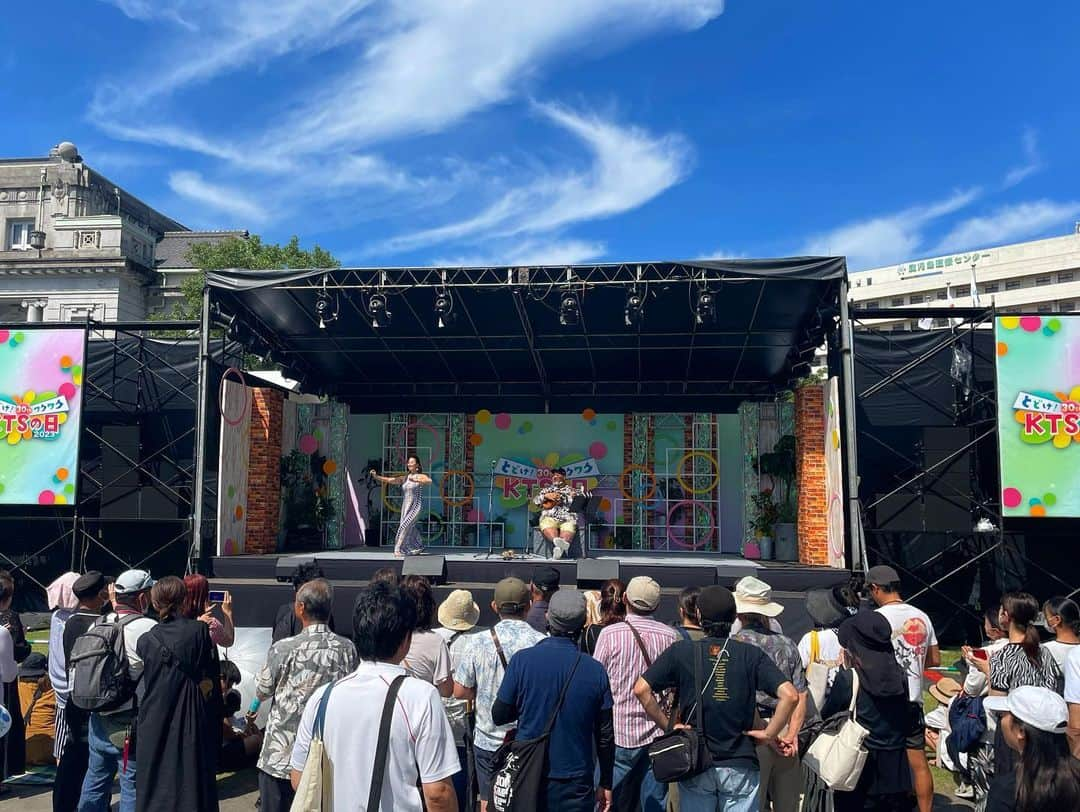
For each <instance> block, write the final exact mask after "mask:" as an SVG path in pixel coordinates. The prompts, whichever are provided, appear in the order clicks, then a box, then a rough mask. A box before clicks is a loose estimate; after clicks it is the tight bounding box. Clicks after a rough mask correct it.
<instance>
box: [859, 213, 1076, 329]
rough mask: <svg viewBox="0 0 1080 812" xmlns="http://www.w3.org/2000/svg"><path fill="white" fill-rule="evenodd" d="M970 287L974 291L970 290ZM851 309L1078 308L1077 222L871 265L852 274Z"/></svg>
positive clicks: (893, 324)
mask: <svg viewBox="0 0 1080 812" xmlns="http://www.w3.org/2000/svg"><path fill="white" fill-rule="evenodd" d="M973 287H974V289H975V291H976V292H977V294H978V300H977V301H976V300H975V299H974V297H973V296H972V290H973ZM850 290H851V301H852V302H853V303H854V307H855V309H856V310H858V309H865V308H896V309H898V310H899V309H902V308H909V307H917V306H920V305H921V306H924V307H925V306H927V305H930V306H934V307H947V306H948V304H949V302H950V301H951V302H952V304H954V305H956V306H957V307H970V306H973V305H976V304H977V305H982V306H984V307H985V306H989V305H990V304H994V305H995V306H996V307H997V308H998V310H999V311H1004V312H1007V313H1015V312H1020V311H1028V312H1038V313H1072V312H1075V311H1080V223H1078V224H1077V228H1076V233H1073V234H1068V235H1066V236H1064V237H1051V238H1049V239H1045V240H1033V241H1032V242H1022V243H1016V244H1014V245H1002V246H1000V247H997V248H985V249H981V250H978V251H963V252H959V253H956V254H949V255H947V256H941V257H933V258H932V259H918V260H909V261H907V262H901V263H900V264H898V265H887V266H885V267H884V268H873V269H871V270H868V271H860V272H858V273H853V274H852V275H851V288H850ZM916 322H917V319H904V318H896V319H892V320H884V321H880V322H878V323H877V324H876V325H875V326H876V327H878V328H879V329H886V330H888V329H893V330H907V329H915V328H916Z"/></svg>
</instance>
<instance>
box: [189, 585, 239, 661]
mask: <svg viewBox="0 0 1080 812" xmlns="http://www.w3.org/2000/svg"><path fill="white" fill-rule="evenodd" d="M184 588H185V589H187V597H186V598H185V599H184V609H183V614H184V617H186V618H187V619H188V620H201V621H202V622H203V623H205V624H206V625H207V626H209V627H210V639H211V640H213V641H214V645H215V646H224V647H225V648H228V647H229V646H231V645H232V644H233V642H234V641H235V640H236V626H235V625H234V624H233V612H232V593H230V592H226V593H225V599H224V600H223V601H222V602H221V615H222V617H223V618H224V621H221V620H218V619H217V618H216V617H214V610H213V606H212V605H211V603H210V582H209V581H207V580H206V576H205V575H199V574H198V573H195V574H193V575H185V576H184Z"/></svg>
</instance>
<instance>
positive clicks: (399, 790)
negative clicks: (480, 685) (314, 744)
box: [290, 661, 461, 812]
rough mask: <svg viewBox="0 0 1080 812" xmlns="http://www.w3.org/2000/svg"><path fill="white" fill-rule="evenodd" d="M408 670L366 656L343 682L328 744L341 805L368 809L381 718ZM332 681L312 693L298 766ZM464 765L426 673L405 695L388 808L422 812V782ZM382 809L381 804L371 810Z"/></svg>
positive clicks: (391, 754) (392, 750)
mask: <svg viewBox="0 0 1080 812" xmlns="http://www.w3.org/2000/svg"><path fill="white" fill-rule="evenodd" d="M404 673H405V670H404V669H403V668H401V667H400V666H396V665H391V664H390V663H373V662H369V661H367V662H362V663H360V665H359V667H358V668H357V669H356V671H354V672H353V673H352V674H351V675H350V676H348V677H346V678H345V679H344V680H342V681H340V682H338V683H337V684H336V685H334V687H333V691H332V693H331V694H330V701H329V703H328V704H327V707H326V726H325V728H324V730H323V746H324V748H325V752H326V755H327V757H328V758H329V759H330V762H331V763H332V764H333V765H334V771H333V772H334V799H335V801H334V810H335V811H337V810H340V811H341V812H344V810H348V812H354V810H358V809H364V807H365V805H366V804H367V798H368V793H369V792H370V790H371V774H372V771H373V768H374V765H375V750H376V748H377V746H378V738H379V721H380V719H381V718H382V711H383V704H384V703H385V701H386V693H387V691H388V690H389V686H390V683H391V682H392V681H393V680H394V678H395V677H397V676H398V675H400V674H404ZM326 689H327V686H323V687H322V688H319V689H318V690H316V691H315V693H313V694H312V695H311V699H309V700H308V703H307V705H306V706H305V708H304V715H303V717H302V718H301V719H300V729H299V730H298V731H297V733H296V743H295V744H294V745H293V751H292V762H291V764H290V766H291V767H292V769H294V770H303V769H304V763H305V762H306V761H307V755H308V748H309V747H310V745H311V736H312V730H313V729H314V726H315V716H316V714H317V713H318V712H319V702H320V700H321V699H322V695H323V693H324V692H325V691H326ZM460 770H461V764H460V762H459V761H458V756H457V748H456V747H455V746H454V735H453V733H452V732H451V730H450V722H449V721H448V720H447V718H446V713H445V712H444V711H443V706H442V702H441V701H440V699H439V693H438V691H436V690H435V688H434V686H432V685H430V684H429V683H427V682H424V681H423V680H418V679H413V678H407V679H406V680H405V682H403V683H402V685H401V689H400V690H399V691H398V695H397V708H396V709H395V711H394V716H393V721H392V722H391V725H390V745H389V751H388V753H387V759H386V774H385V776H384V778H383V787H382V800H381V802H380V804H379V809H380V810H382V812H398V811H399V810H400V812H414V810H415V812H420V810H421V808H422V807H421V801H420V793H419V791H418V790H417V788H416V780H417V776H418V775H419V778H420V782H421V783H423V784H431V783H434V782H436V781H441V780H443V779H444V778H449V777H450V776H452V775H454V774H455V773H457V772H459V771H460ZM368 812H374V810H368Z"/></svg>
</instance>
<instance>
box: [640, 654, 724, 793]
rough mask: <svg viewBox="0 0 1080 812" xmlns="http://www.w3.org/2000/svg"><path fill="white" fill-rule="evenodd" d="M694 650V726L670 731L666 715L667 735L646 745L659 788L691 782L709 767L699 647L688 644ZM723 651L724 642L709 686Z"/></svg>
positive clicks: (670, 717)
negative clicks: (702, 704) (663, 785)
mask: <svg viewBox="0 0 1080 812" xmlns="http://www.w3.org/2000/svg"><path fill="white" fill-rule="evenodd" d="M692 645H693V647H694V690H695V691H696V692H697V699H696V700H695V701H694V726H693V727H690V728H680V729H679V730H673V727H674V724H675V714H674V713H671V714H669V715H668V730H667V733H666V734H665V735H663V736H661V737H660V738H658V739H654V740H653V741H652V742H651V743H650V744H649V749H648V755H649V762H650V764H651V766H652V771H653V776H654V777H655V778H656V780H657V781H659V782H660V783H662V784H670V783H673V782H675V781H685V780H686V779H687V778H693V777H694V776H695V775H699V774H701V773H703V772H705V770H707V769H709V767H711V766H712V753H710V752H709V745H708V741H707V740H706V738H705V723H704V713H703V711H702V708H701V696H702V694H704V693H705V688H704V687H703V686H702V680H701V648H700V643H694V644H692ZM726 650H727V642H726V641H725V642H724V647H723V648H722V649H721V650H720V654H718V655H717V657H716V663H714V664H713V670H712V672H711V673H710V674H709V681H710V682H712V678H713V674H715V673H716V667H717V666H718V665H719V664H720V659H721V658H722V657H723V656H724V652H725V651H726Z"/></svg>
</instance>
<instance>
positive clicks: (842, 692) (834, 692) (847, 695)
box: [821, 668, 911, 750]
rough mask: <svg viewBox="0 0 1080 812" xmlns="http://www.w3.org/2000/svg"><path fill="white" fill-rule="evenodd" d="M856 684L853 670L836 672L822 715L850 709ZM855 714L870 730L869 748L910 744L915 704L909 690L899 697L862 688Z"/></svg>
mask: <svg viewBox="0 0 1080 812" xmlns="http://www.w3.org/2000/svg"><path fill="white" fill-rule="evenodd" d="M853 685H854V680H853V679H852V671H851V669H849V668H842V669H840V670H839V671H837V672H836V680H835V681H834V682H833V687H832V689H831V690H830V691H829V696H828V698H827V699H826V700H825V705H824V707H823V708H822V709H821V716H822V717H823V718H825V719H828V718H829V717H830V716H832V715H834V714H837V713H840V712H841V711H846V710H847V709H848V706H849V705H850V704H851V688H852V686H853ZM855 716H856V719H857V721H858V723H859V724H860V725H862V726H863V727H865V728H866V729H867V730H869V731H870V735H869V736H867V737H866V741H865V742H864V744H865V746H866V749H868V750H903V749H905V748H906V746H907V734H908V730H909V729H910V728H911V703H910V702H909V701H908V695H907V693H906V692H905V693H903V694H899V695H897V696H886V697H882V696H873V695H871V694H870V693H869V692H868V691H866V690H863V689H860V690H859V697H858V699H856V701H855Z"/></svg>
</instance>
